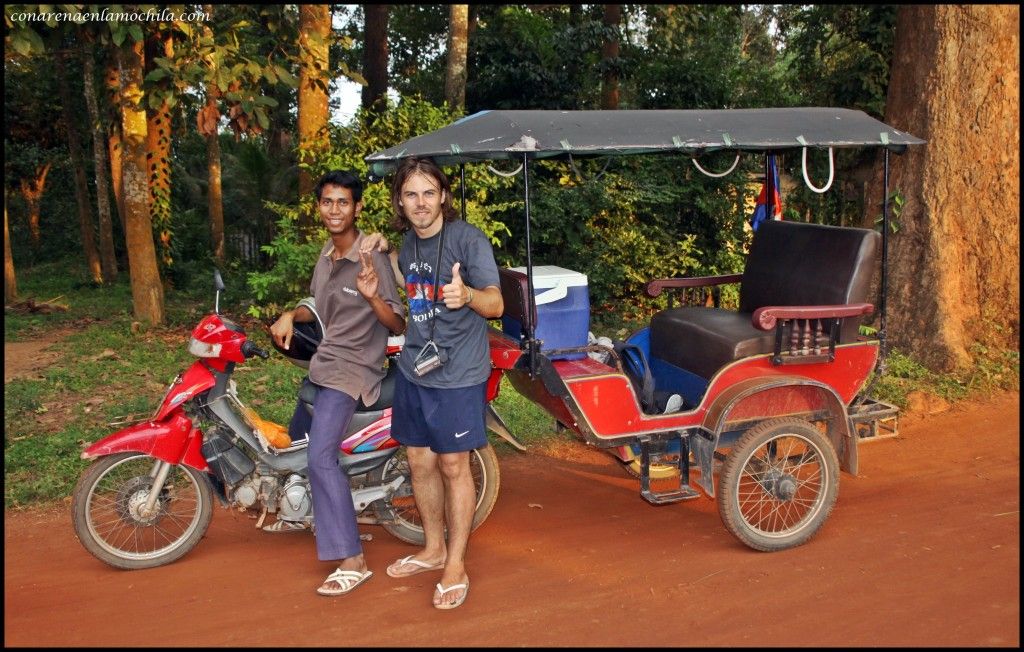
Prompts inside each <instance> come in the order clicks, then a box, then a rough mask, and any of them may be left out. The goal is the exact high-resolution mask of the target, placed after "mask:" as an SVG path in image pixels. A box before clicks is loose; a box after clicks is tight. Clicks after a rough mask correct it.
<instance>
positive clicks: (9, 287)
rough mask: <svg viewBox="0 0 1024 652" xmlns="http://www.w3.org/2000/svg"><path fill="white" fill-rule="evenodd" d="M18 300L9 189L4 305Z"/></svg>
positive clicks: (5, 244) (5, 225)
mask: <svg viewBox="0 0 1024 652" xmlns="http://www.w3.org/2000/svg"><path fill="white" fill-rule="evenodd" d="M17 298H18V280H17V278H16V277H15V276H14V255H13V254H12V253H11V232H10V229H8V228H7V189H6V188H4V303H11V302H12V301H14V300H15V299H17Z"/></svg>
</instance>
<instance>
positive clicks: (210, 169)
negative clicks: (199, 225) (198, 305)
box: [199, 5, 224, 265]
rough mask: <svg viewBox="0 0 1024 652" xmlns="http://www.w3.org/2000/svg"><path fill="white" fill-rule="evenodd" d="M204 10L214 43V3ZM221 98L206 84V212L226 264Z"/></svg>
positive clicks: (213, 69) (211, 74)
mask: <svg viewBox="0 0 1024 652" xmlns="http://www.w3.org/2000/svg"><path fill="white" fill-rule="evenodd" d="M203 12H204V13H205V14H206V21H207V22H205V23H203V35H204V36H205V37H206V38H208V39H210V42H211V43H212V42H213V30H211V29H210V28H209V24H210V22H211V21H213V5H203ZM209 65H210V70H209V71H208V79H214V78H216V74H217V64H216V62H215V61H214V60H213V58H212V57H211V60H210V61H209ZM219 97H220V89H219V88H217V84H215V83H213V82H210V83H208V84H207V85H206V108H205V109H204V110H203V112H204V113H205V118H206V120H205V124H203V125H202V126H201V128H200V130H199V132H200V133H201V134H203V136H204V137H205V138H206V178H207V184H206V212H207V214H208V215H209V217H210V240H211V243H210V244H211V245H212V249H213V257H214V259H216V261H217V262H218V263H219V264H221V265H223V264H224V200H223V196H224V195H223V193H222V191H221V185H220V134H219V132H220V128H219V125H220V111H219V110H218V109H217V99H218V98H219Z"/></svg>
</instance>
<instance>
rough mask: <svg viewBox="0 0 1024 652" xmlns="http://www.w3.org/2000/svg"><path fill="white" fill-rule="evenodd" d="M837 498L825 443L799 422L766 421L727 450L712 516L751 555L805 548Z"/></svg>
mask: <svg viewBox="0 0 1024 652" xmlns="http://www.w3.org/2000/svg"><path fill="white" fill-rule="evenodd" d="M838 495H839V461H838V460H837V458H836V453H835V450H834V449H833V448H832V445H831V443H830V442H829V441H828V440H827V439H826V438H825V436H824V435H822V433H821V432H820V431H819V430H818V429H817V428H815V427H814V426H813V425H812V424H810V423H809V422H807V421H804V420H802V419H791V418H786V419H772V420H769V421H765V422H763V423H761V424H758V425H757V426H755V427H754V428H751V429H750V430H748V431H747V432H746V433H745V434H744V435H743V436H742V437H741V438H740V439H739V441H737V442H736V444H735V445H734V446H733V448H732V451H730V453H729V455H728V456H727V457H726V459H725V463H724V464H723V465H722V472H721V474H720V475H719V480H718V513H719V514H720V515H721V517H722V521H723V522H724V523H725V526H726V528H728V530H729V531H730V532H732V533H733V535H735V536H736V538H738V539H739V540H740V541H742V542H743V543H745V544H746V545H748V546H750V547H751V548H754V549H755V550H763V551H766V552H772V551H776V550H785V549H786V548H792V547H794V546H798V545H800V544H802V543H805V542H806V541H807V540H808V539H810V538H811V537H812V536H814V533H815V532H817V531H818V528H820V527H821V526H822V524H823V523H824V522H825V520H826V519H827V518H828V516H829V514H830V513H831V512H832V507H833V506H834V505H835V502H836V497H837V496H838Z"/></svg>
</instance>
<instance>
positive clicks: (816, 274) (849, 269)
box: [651, 221, 881, 379]
mask: <svg viewBox="0 0 1024 652" xmlns="http://www.w3.org/2000/svg"><path fill="white" fill-rule="evenodd" d="M880 241H881V234H879V233H878V232H876V231H872V230H869V229H853V228H841V227H834V226H822V225H818V224H806V223H803V222H786V221H770V222H765V223H763V224H762V225H761V226H760V228H759V229H758V230H757V232H756V233H755V234H754V242H753V244H752V245H751V249H750V254H749V256H748V257H747V262H746V267H745V269H744V271H743V278H742V281H741V285H740V305H739V310H738V311H736V312H734V311H731V310H723V309H719V308H704V307H696V306H686V307H681V308H672V309H669V310H663V311H661V312H659V313H657V314H656V315H655V316H654V318H653V319H652V320H651V356H652V357H653V358H659V359H661V360H664V361H665V362H668V363H670V364H673V365H675V366H677V367H679V368H682V369H685V370H687V371H690V372H692V373H694V374H697V375H698V376H701V377H702V378H705V379H710V378H711V377H712V376H713V375H714V374H715V372H717V371H718V370H719V369H721V368H722V367H723V366H725V365H726V364H728V363H729V362H732V361H733V360H739V359H740V358H745V357H747V356H751V355H758V354H762V353H770V352H772V350H773V349H774V345H775V332H774V331H763V330H759V329H757V328H755V327H754V325H753V323H752V321H751V318H752V313H753V312H754V310H756V309H757V308H761V307H764V306H814V305H838V304H848V303H859V302H864V301H865V300H866V298H867V293H868V290H869V287H870V284H871V277H872V274H873V272H874V268H875V259H876V255H877V252H878V249H879V243H880ZM859 323H860V320H859V319H856V318H846V319H844V320H843V323H842V325H841V329H840V333H839V338H838V340H839V342H852V341H855V340H856V337H857V330H858V326H859ZM786 336H788V335H786Z"/></svg>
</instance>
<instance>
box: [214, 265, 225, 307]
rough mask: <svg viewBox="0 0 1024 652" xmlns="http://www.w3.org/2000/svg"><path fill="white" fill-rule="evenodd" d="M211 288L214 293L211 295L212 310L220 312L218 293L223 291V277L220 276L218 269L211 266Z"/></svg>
mask: <svg viewBox="0 0 1024 652" xmlns="http://www.w3.org/2000/svg"><path fill="white" fill-rule="evenodd" d="M213 288H214V290H216V293H215V294H214V297H213V312H214V313H215V314H220V293H221V292H223V291H224V279H222V278H221V277H220V270H219V269H217V268H216V267H214V268H213Z"/></svg>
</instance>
